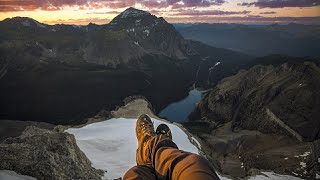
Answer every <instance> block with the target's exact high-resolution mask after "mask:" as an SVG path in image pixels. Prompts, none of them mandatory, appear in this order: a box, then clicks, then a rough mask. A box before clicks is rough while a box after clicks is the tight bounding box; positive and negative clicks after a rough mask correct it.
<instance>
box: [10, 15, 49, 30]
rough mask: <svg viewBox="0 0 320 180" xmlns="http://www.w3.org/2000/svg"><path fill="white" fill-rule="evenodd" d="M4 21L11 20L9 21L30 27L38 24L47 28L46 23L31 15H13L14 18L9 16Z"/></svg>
mask: <svg viewBox="0 0 320 180" xmlns="http://www.w3.org/2000/svg"><path fill="white" fill-rule="evenodd" d="M4 21H6V22H9V23H18V24H21V25H22V26H26V27H30V26H36V27H40V28H45V27H46V25H45V24H42V23H40V22H38V21H36V20H34V19H32V18H29V17H19V16H17V17H13V18H7V19H5V20H4Z"/></svg>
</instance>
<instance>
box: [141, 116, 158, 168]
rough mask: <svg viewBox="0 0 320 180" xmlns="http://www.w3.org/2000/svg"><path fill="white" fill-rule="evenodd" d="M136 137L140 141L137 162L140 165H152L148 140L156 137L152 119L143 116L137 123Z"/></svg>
mask: <svg viewBox="0 0 320 180" xmlns="http://www.w3.org/2000/svg"><path fill="white" fill-rule="evenodd" d="M136 136H137V139H138V149H137V155H136V158H137V159H136V161H137V164H138V165H143V164H150V163H151V157H150V156H151V155H150V153H151V152H150V149H149V144H148V140H149V139H150V138H151V137H153V136H156V133H155V132H154V127H153V123H152V121H151V119H150V117H149V116H148V115H146V114H142V115H141V116H140V117H139V118H138V120H137V122H136Z"/></svg>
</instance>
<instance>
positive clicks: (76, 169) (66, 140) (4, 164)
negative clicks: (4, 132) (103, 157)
mask: <svg viewBox="0 0 320 180" xmlns="http://www.w3.org/2000/svg"><path fill="white" fill-rule="evenodd" d="M0 169H6V170H13V171H15V172H17V173H20V174H24V175H29V176H32V177H36V178H37V179H101V176H102V175H103V174H104V172H103V171H102V170H97V169H94V168H92V167H91V162H90V161H89V159H88V158H87V157H86V156H85V154H84V153H83V152H82V151H81V150H80V149H79V147H78V146H77V144H76V140H75V138H74V136H73V135H71V134H68V133H62V132H57V131H50V130H44V129H39V128H36V127H34V126H29V127H27V128H26V129H25V131H24V132H23V133H22V135H21V136H19V137H16V138H8V139H6V140H4V141H3V142H2V143H1V144H0Z"/></svg>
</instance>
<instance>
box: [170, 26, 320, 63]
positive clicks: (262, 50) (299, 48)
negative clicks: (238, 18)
mask: <svg viewBox="0 0 320 180" xmlns="http://www.w3.org/2000/svg"><path fill="white" fill-rule="evenodd" d="M175 27H176V29H177V30H178V31H179V32H180V33H181V34H182V35H183V36H184V37H185V38H186V39H192V40H195V41H200V42H203V43H205V44H208V45H211V46H214V47H220V48H226V49H230V50H235V51H239V52H242V53H247V54H250V55H255V56H266V55H271V54H285V55H290V56H298V57H305V56H311V57H319V56H320V51H319V47H320V25H303V24H295V23H290V24H287V25H279V24H271V25H244V24H175Z"/></svg>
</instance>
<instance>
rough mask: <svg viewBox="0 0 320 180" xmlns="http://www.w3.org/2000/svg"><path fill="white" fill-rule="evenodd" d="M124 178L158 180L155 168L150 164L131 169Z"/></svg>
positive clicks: (126, 179) (129, 179)
mask: <svg viewBox="0 0 320 180" xmlns="http://www.w3.org/2000/svg"><path fill="white" fill-rule="evenodd" d="M123 179H124V180H156V179H157V177H156V174H155V171H154V168H153V167H151V166H150V165H138V166H134V167H132V168H131V169H129V170H128V171H127V172H126V174H125V175H124V176H123Z"/></svg>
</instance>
